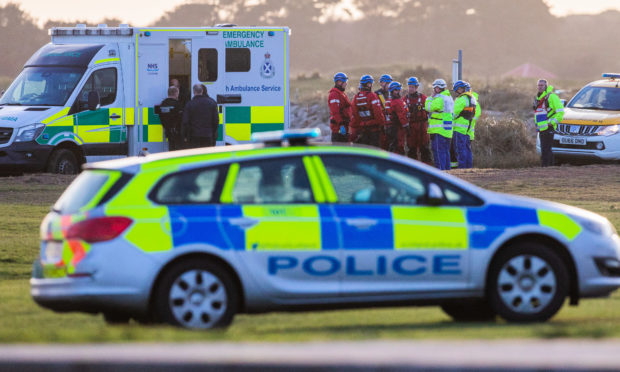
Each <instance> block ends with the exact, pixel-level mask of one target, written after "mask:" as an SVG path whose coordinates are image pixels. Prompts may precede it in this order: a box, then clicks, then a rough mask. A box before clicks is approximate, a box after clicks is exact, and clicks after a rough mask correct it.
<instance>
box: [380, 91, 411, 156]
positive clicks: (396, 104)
mask: <svg viewBox="0 0 620 372" xmlns="http://www.w3.org/2000/svg"><path fill="white" fill-rule="evenodd" d="M402 87H403V85H402V84H401V83H399V82H398V81H393V82H391V83H390V86H389V88H388V90H389V92H390V104H389V117H390V123H389V128H388V130H387V131H386V133H387V134H388V136H387V138H388V140H389V142H388V151H391V152H395V153H397V154H400V155H403V154H404V153H405V149H404V148H403V146H402V143H401V141H400V140H399V139H400V138H401V137H402V136H404V135H405V133H406V132H407V131H408V130H409V119H408V118H407V104H406V103H405V101H404V100H403V98H402V97H401V95H400V93H401V90H402ZM386 127H387V125H386Z"/></svg>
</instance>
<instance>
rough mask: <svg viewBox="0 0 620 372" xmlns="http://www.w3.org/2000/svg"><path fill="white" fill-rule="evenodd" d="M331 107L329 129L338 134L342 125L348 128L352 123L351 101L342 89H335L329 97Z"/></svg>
mask: <svg viewBox="0 0 620 372" xmlns="http://www.w3.org/2000/svg"><path fill="white" fill-rule="evenodd" d="M327 103H328V105H329V127H330V128H331V130H332V132H334V133H337V132H338V131H339V130H340V126H341V125H345V126H348V125H349V123H350V122H351V101H349V97H347V95H346V94H345V93H344V92H343V91H341V90H340V89H338V88H336V87H333V88H332V89H331V90H330V91H329V96H328V97H327Z"/></svg>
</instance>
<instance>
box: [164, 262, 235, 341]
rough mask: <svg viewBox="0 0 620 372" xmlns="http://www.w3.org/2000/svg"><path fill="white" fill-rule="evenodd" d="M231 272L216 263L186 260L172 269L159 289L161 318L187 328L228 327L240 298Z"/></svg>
mask: <svg viewBox="0 0 620 372" xmlns="http://www.w3.org/2000/svg"><path fill="white" fill-rule="evenodd" d="M234 287H235V285H234V281H233V280H232V279H231V277H230V275H229V274H228V273H227V272H226V271H225V270H222V269H221V268H220V267H219V266H217V265H215V264H214V263H212V262H208V261H204V260H199V261H193V262H183V263H180V264H177V265H175V266H173V267H172V268H170V269H169V270H168V271H167V272H166V273H165V274H164V276H163V277H162V280H161V282H160V285H159V287H158V289H157V292H156V296H157V297H156V301H155V303H156V309H155V311H156V313H157V317H158V318H159V320H161V321H164V322H166V323H169V324H172V325H179V326H182V327H185V328H195V329H209V328H219V327H226V326H228V325H229V324H230V323H231V322H232V320H233V317H234V315H235V313H236V312H237V308H238V297H237V291H236V290H234V289H233V288H234Z"/></svg>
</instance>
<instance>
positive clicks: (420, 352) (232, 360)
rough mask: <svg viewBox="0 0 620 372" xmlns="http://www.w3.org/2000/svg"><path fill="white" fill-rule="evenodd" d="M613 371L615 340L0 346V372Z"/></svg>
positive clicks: (617, 367)
mask: <svg viewBox="0 0 620 372" xmlns="http://www.w3.org/2000/svg"><path fill="white" fill-rule="evenodd" d="M291 369H295V370H299V371H342V370H354V371H360V370H361V371H375V370H377V371H379V370H380V371H401V370H403V371H404V370H433V371H464V370H465V371H468V370H471V371H473V370H512V371H514V370H518V371H530V370H571V371H592V370H603V371H620V340H604V341H594V340H549V341H546V340H501V341H486V340H485V341H475V340H474V341H367V342H326V343H323V342H321V343H319V342H316V343H286V344H285V343H187V344H179V343H175V344H155V343H154V344H143V343H142V344H89V345H6V346H0V370H2V371H13V370H14V371H23V370H31V371H39V370H40V371H43V370H45V371H112V370H113V371H140V370H144V371H146V370H148V371H164V370H166V371H167V370H174V372H184V371H197V370H201V371H204V370H218V371H288V370H291Z"/></svg>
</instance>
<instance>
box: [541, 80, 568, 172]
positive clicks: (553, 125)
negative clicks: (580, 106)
mask: <svg viewBox="0 0 620 372" xmlns="http://www.w3.org/2000/svg"><path fill="white" fill-rule="evenodd" d="M563 117H564V105H563V104H562V101H560V97H558V95H557V94H555V93H553V86H551V85H549V84H548V83H547V80H545V79H540V80H538V94H537V95H536V99H535V100H534V122H535V123H536V130H537V131H538V137H539V139H540V157H541V165H542V166H543V167H548V166H552V165H553V152H552V151H551V147H552V146H553V134H554V132H555V130H557V127H558V123H559V122H561V121H562V118H563Z"/></svg>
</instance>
